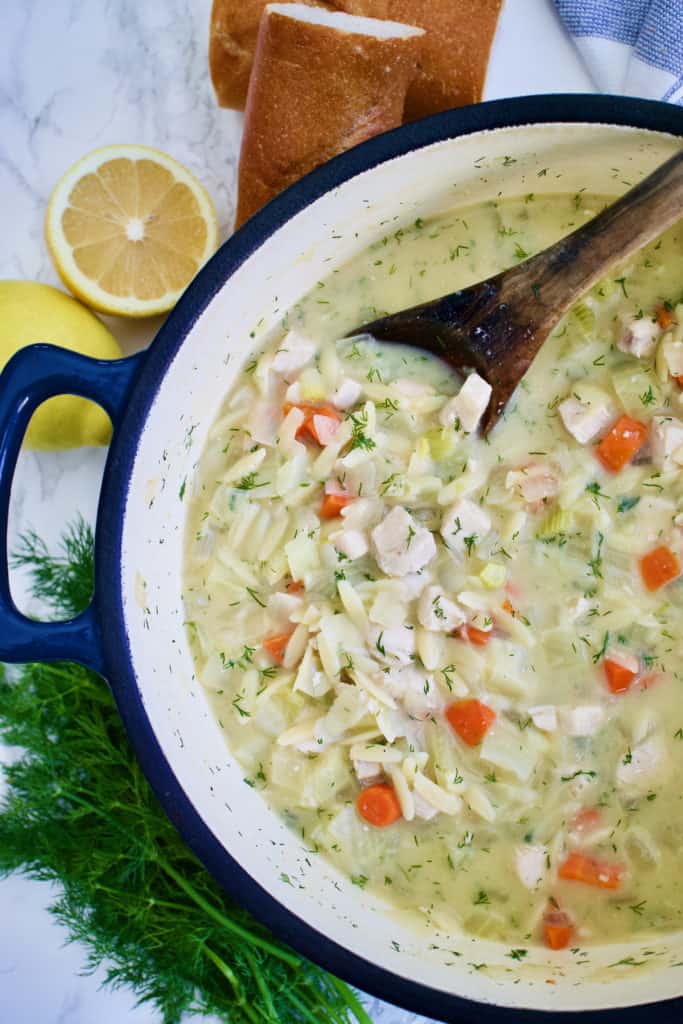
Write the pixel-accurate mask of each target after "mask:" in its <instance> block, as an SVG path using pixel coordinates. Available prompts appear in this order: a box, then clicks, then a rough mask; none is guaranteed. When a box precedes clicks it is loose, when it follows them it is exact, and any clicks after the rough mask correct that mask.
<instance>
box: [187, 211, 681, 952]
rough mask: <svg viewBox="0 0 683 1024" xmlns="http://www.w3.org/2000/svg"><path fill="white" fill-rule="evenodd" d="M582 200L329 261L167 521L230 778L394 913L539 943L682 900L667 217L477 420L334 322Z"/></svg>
mask: <svg viewBox="0 0 683 1024" xmlns="http://www.w3.org/2000/svg"><path fill="white" fill-rule="evenodd" d="M602 205H603V200H601V199H599V198H597V197H593V196H588V195H586V194H578V195H575V196H566V195H555V196H553V195H551V196H543V197H536V198H535V197H534V196H533V195H528V196H526V197H523V198H520V199H518V200H510V201H508V200H506V201H504V202H500V203H487V204H485V205H479V206H474V207H471V208H468V209H465V210H457V211H454V212H451V213H449V214H447V215H445V216H441V217H439V218H437V219H434V220H429V221H422V220H418V221H416V222H415V223H414V224H413V225H411V226H409V227H406V228H402V229H400V230H396V231H394V232H392V233H389V234H387V236H386V237H385V238H383V239H382V240H381V242H379V243H377V244H375V245H373V246H372V247H371V248H370V249H369V250H368V251H367V252H365V253H364V254H363V255H362V256H360V257H358V258H357V259H355V260H354V261H353V262H352V263H351V264H349V265H348V266H345V267H343V268H342V269H340V270H338V271H336V272H335V273H333V274H332V275H331V276H330V277H329V278H327V279H326V280H324V281H320V282H319V284H318V286H317V287H316V288H315V289H314V290H313V292H312V293H311V294H310V295H309V296H308V297H307V298H306V299H305V300H304V301H303V302H301V304H300V305H297V306H296V307H295V308H293V309H292V310H290V312H289V313H288V315H287V317H286V318H285V321H284V322H283V324H282V331H281V332H280V334H279V335H278V337H277V338H274V339H273V340H272V343H270V344H269V345H268V346H267V347H266V348H265V349H264V350H262V351H260V352H258V353H256V354H255V355H254V357H253V358H252V359H251V360H250V361H249V362H248V363H247V365H246V366H245V367H244V368H243V370H242V372H241V373H240V375H239V377H238V378H237V380H236V382H235V384H234V386H233V388H232V390H231V392H230V394H229V395H228V397H227V399H226V401H225V404H224V406H223V408H222V410H221V413H220V416H219V418H218V419H217V421H216V423H215V424H214V426H213V428H212V430H211V433H210V437H209V440H208V443H207V446H206V448H205V450H204V453H203V456H202V459H201V462H200V464H199V466H198V469H197V473H196V477H195V479H194V481H193V483H192V485H191V491H192V493H191V507H190V512H189V520H188V527H187V545H186V564H185V589H184V598H185V603H186V617H187V620H188V628H189V630H190V636H191V640H192V644H193V650H194V653H195V658H196V668H197V674H198V677H199V679H200V680H201V682H202V684H203V685H204V686H205V687H206V688H207V690H208V691H210V692H211V695H212V701H213V706H214V708H215V713H216V716H217V719H218V721H219V723H220V726H221V728H223V729H224V730H225V734H226V739H227V741H228V743H229V746H230V749H231V751H232V753H233V754H234V756H235V757H236V758H238V759H239V761H240V763H241V764H242V765H243V768H244V774H245V782H246V783H247V784H248V785H250V786H254V787H256V788H258V789H259V790H261V791H262V792H263V795H264V797H265V798H266V799H267V800H268V801H269V802H270V803H271V805H272V806H274V807H275V808H277V809H278V810H279V811H280V812H281V813H282V814H283V815H284V816H285V818H286V820H287V821H288V822H289V823H290V824H291V826H292V828H294V829H296V830H297V832H298V833H299V834H301V836H302V837H303V838H304V840H305V842H306V844H307V845H308V847H309V849H310V850H311V851H312V853H313V852H316V853H319V854H322V855H324V856H326V857H328V858H329V859H330V860H331V861H332V862H333V863H334V864H335V865H336V866H337V867H338V868H339V869H340V870H341V871H343V872H345V873H346V874H347V875H348V876H350V877H351V879H352V881H353V882H354V883H355V884H356V885H357V886H359V887H360V888H366V887H367V888H368V889H371V890H373V891H374V892H376V893H380V894H381V895H382V896H383V897H384V898H385V899H386V900H387V901H388V903H390V904H391V905H393V906H394V907H395V908H397V909H400V910H401V911H410V912H413V913H416V914H420V915H426V917H427V918H428V919H430V920H433V921H434V922H435V923H438V924H439V926H440V927H441V928H443V927H449V928H451V929H452V930H453V931H454V932H456V931H458V930H462V931H466V932H469V933H473V934H477V935H482V936H483V935H485V936H487V937H489V938H493V939H500V940H505V941H507V942H513V943H515V942H516V943H524V944H525V945H526V944H532V943H535V942H538V943H545V944H546V945H548V946H549V947H550V948H552V949H561V948H563V947H565V946H573V945H583V944H586V943H590V942H598V941H614V940H617V939H621V938H625V937H629V936H633V935H635V934H638V935H639V936H641V937H642V936H645V935H646V934H647V933H652V932H662V931H668V930H672V929H675V928H680V927H681V926H682V925H683V869H682V868H681V865H680V854H679V851H680V847H681V844H682V843H683V805H682V798H683V791H682V789H681V784H680V778H681V773H682V772H683V703H682V701H681V695H682V694H683V681H682V680H681V678H680V652H681V649H682V641H681V637H682V636H683V587H682V585H681V582H680V579H679V572H680V566H681V559H682V558H683V534H682V532H681V531H682V529H683V473H682V471H681V469H682V467H683V391H682V390H681V385H683V306H682V305H677V303H678V302H679V300H680V299H681V296H682V295H683V269H682V267H683V263H682V257H683V230H682V229H681V228H677V229H673V230H671V231H669V232H668V233H667V234H666V235H664V236H663V237H662V238H661V239H660V240H659V241H657V242H656V243H655V244H653V245H651V246H649V247H647V248H646V249H644V250H643V251H641V252H640V253H639V254H638V255H637V256H635V257H634V258H633V259H631V260H630V261H629V262H628V263H625V264H624V265H622V266H621V267H620V268H619V269H618V270H616V271H614V272H613V273H612V274H610V275H609V277H608V278H606V279H605V280H604V281H602V282H601V283H600V284H599V285H598V286H596V287H595V288H594V289H593V290H592V291H591V292H590V294H588V295H587V296H586V297H585V299H584V300H583V301H582V302H580V303H579V304H577V305H576V306H575V307H574V308H573V309H572V310H571V312H570V313H569V314H568V315H567V316H566V317H565V318H564V320H563V321H562V323H561V324H560V325H559V327H558V328H557V329H556V330H555V332H554V333H553V335H552V336H551V337H550V339H549V340H548V341H547V342H546V344H545V346H544V348H543V350H542V352H541V353H540V355H539V357H538V358H537V360H536V362H535V363H534V365H533V367H532V369H531V370H530V372H529V373H528V374H527V376H526V378H525V379H524V380H523V382H522V384H521V385H520V387H519V389H518V391H517V394H516V395H515V396H514V398H513V400H512V402H511V404H510V405H509V407H508V409H507V411H506V413H505V415H504V417H503V419H502V420H501V421H500V423H499V424H498V426H497V427H496V428H495V430H494V431H493V432H492V433H491V434H490V436H489V437H488V438H487V439H484V438H483V437H482V435H481V431H480V429H479V422H480V419H481V416H482V414H483V412H484V410H485V408H486V405H487V402H488V390H489V389H488V386H487V385H486V383H485V382H484V381H483V380H481V379H480V378H479V377H478V376H477V375H472V376H471V377H468V378H467V380H466V381H464V382H463V381H462V380H461V379H459V378H458V377H456V376H455V375H454V374H453V373H452V372H451V371H450V370H449V369H448V368H447V367H446V366H445V365H444V364H443V363H441V362H440V361H439V360H437V359H435V358H434V357H432V356H427V355H425V354H423V353H420V352H419V351H417V350H411V349H407V348H402V347H398V346H392V345H387V344H378V343H376V342H374V341H373V340H372V339H371V338H369V337H368V336H366V335H362V334H361V335H358V336H356V337H353V338H350V339H346V340H344V338H345V335H347V333H348V332H349V331H351V330H353V329H354V328H355V327H356V326H357V325H358V324H360V323H363V322H365V321H367V320H370V319H372V318H374V317H376V316H378V315H380V314H382V313H384V312H387V311H389V312H390V311H393V310H396V309H399V308H402V307H405V306H407V305H412V304H414V303H416V302H420V301H424V300H427V299H429V298H432V297H434V296H436V295H438V294H443V293H444V292H447V291H452V290H453V289H455V288H457V287H462V286H465V285H467V284H470V283H472V282H474V281H477V280H480V279H482V278H484V277H486V276H488V275H490V274H492V273H494V272H497V271H499V270H501V269H503V268H505V267H507V266H510V265H511V264H513V263H514V262H519V261H521V260H523V259H525V258H526V257H527V256H528V255H530V254H531V253H533V252H535V251H538V250H539V249H541V248H543V247H545V246H547V245H548V244H550V243H551V242H552V241H554V240H555V239H557V238H558V237H560V236H561V235H563V234H566V233H567V232H568V231H569V230H571V229H572V228H573V227H575V226H577V225H579V224H580V223H582V222H584V221H585V220H586V219H588V218H589V217H590V216H593V215H594V214H595V213H596V212H597V211H598V210H599V209H600V208H601V206H602ZM340 339H341V340H340Z"/></svg>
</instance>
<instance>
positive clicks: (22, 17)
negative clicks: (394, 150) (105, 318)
mask: <svg viewBox="0 0 683 1024" xmlns="http://www.w3.org/2000/svg"><path fill="white" fill-rule="evenodd" d="M209 9H210V0H3V2H1V3H0V210H1V212H2V229H3V230H2V242H3V244H2V250H1V251H0V278H11V277H16V278H28V279H32V280H40V281H46V282H48V283H52V284H57V283H58V281H57V277H56V275H55V272H54V270H53V268H52V265H51V263H50V260H49V257H48V254H47V251H46V249H45V245H44V243H43V238H42V224H43V215H44V210H45V204H46V201H47V198H48V196H49V194H50V191H51V189H52V187H53V185H54V183H55V182H56V181H57V179H58V178H59V177H60V175H61V174H62V173H63V172H64V171H65V170H66V168H67V167H69V166H70V165H71V164H72V163H73V162H74V161H75V160H76V159H78V158H79V157H80V156H82V155H83V154H84V153H85V152H87V151H88V150H90V149H93V148H95V147H96V146H102V145H107V144H110V143H114V142H138V143H144V144H147V145H151V146H157V147H159V148H161V149H164V150H167V151H168V152H169V153H171V154H172V155H173V156H175V157H177V158H178V159H180V160H181V161H183V162H184V163H185V164H187V165H188V166H189V167H190V168H191V169H192V170H193V171H194V172H195V173H196V174H197V175H198V177H199V178H200V180H201V181H202V182H203V183H204V185H205V186H206V187H207V188H208V190H209V191H210V193H211V195H212V196H213V198H214V201H215V202H216V205H217V208H218V212H219V217H220V221H221V227H222V238H225V237H227V234H228V233H229V232H228V228H229V225H230V223H231V219H232V211H233V204H234V186H235V167H236V159H237V152H238V146H239V138H240V132H241V117H240V115H238V114H235V113H233V112H231V111H224V110H218V109H217V107H216V105H215V103H214V99H213V94H212V91H211V87H210V83H209V78H208V71H207V63H206V42H207V27H208V18H209ZM591 89H592V85H591V82H590V80H589V78H588V77H587V75H586V72H585V71H584V69H583V67H582V65H581V63H580V62H579V59H578V57H576V55H575V53H574V51H573V48H572V45H571V43H570V41H569V39H568V38H567V37H566V36H565V35H564V33H563V31H562V28H561V26H560V24H559V22H558V20H557V17H556V15H555V13H554V10H553V8H552V4H551V0H506V4H505V7H504V11H503V15H502V18H501V23H500V26H499V31H498V35H497V38H496V41H495V44H494V51H493V56H492V62H491V67H490V71H489V78H488V82H487V96H488V98H494V97H498V96H512V95H521V94H525V93H533V92H561V91H583V90H585V91H591ZM109 322H110V326H111V328H112V330H113V331H114V333H115V334H116V336H117V337H118V338H119V339H120V341H121V344H122V345H123V347H124V349H125V350H126V351H133V350H134V349H136V348H138V347H140V346H141V345H144V344H146V343H147V342H148V341H149V340H151V338H152V337H153V335H154V331H155V329H156V327H157V326H158V322H157V323H150V322H141V323H139V324H137V325H133V326H131V325H127V324H125V323H122V322H120V321H119V322H116V321H109ZM104 459H105V453H104V452H103V451H100V450H89V449H83V450H81V451H75V452H64V453H55V454H49V455H48V454H43V455H36V454H32V453H26V454H23V455H22V458H21V460H20V465H19V467H18V470H17V475H16V478H15V485H14V493H13V506H12V516H11V536H10V549H11V548H12V546H13V544H14V543H15V541H16V538H17V536H18V535H20V534H21V533H22V532H23V531H24V530H25V529H26V528H28V527H32V528H35V529H36V530H37V531H38V532H39V533H40V534H41V536H43V537H44V538H45V539H46V541H47V542H48V543H51V544H52V543H55V542H56V541H57V540H58V538H59V535H60V532H61V530H62V528H63V525H64V524H65V523H67V522H69V521H70V520H72V519H73V517H74V515H75V514H76V513H77V512H80V513H82V514H83V515H84V516H85V517H86V518H87V519H89V520H90V521H92V522H94V519H95V511H96V502H97V494H98V487H99V480H100V477H101V473H102V469H103V466H104ZM15 588H16V592H17V594H18V597H19V599H20V601H22V602H23V591H22V580H21V579H19V578H16V580H15ZM50 898H51V893H50V891H49V889H48V887H47V886H45V885H42V884H38V883H35V882H28V881H26V880H24V879H19V878H11V879H8V880H6V881H4V882H2V883H0V1022H2V1024H92V1022H93V1021H95V1020H97V1022H98V1024H122V1022H123V1021H126V1022H128V1021H130V1022H131V1024H158V1020H159V1018H158V1016H157V1015H156V1014H155V1013H154V1011H153V1010H152V1009H150V1008H149V1007H137V1008H136V1007H135V1006H134V1000H133V998H132V996H131V995H130V993H128V992H127V991H121V992H114V993H112V992H111V991H110V990H108V989H106V990H102V989H101V988H100V985H101V982H102V978H103V972H101V971H100V972H98V973H97V974H96V975H94V976H88V977H83V976H80V975H79V971H80V970H81V968H82V965H83V963H84V953H83V950H82V949H81V948H80V947H79V946H78V945H71V946H65V945H64V942H65V938H66V935H65V933H64V932H63V931H62V930H61V929H60V928H59V927H58V926H57V925H56V924H55V923H54V922H53V921H52V920H51V918H50V917H49V915H48V914H47V913H46V911H45V909H44V908H45V906H46V905H47V904H48V902H49V901H50ZM368 1005H369V1009H370V1012H371V1013H372V1015H373V1017H374V1020H375V1021H376V1024H424V1018H418V1017H415V1016H414V1015H412V1014H409V1013H405V1012H402V1011H399V1010H397V1009H396V1008H394V1007H391V1006H388V1005H386V1004H380V1003H378V1002H376V1001H369V1003H368Z"/></svg>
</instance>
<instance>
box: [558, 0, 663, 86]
mask: <svg viewBox="0 0 683 1024" xmlns="http://www.w3.org/2000/svg"><path fill="white" fill-rule="evenodd" d="M554 3H555V6H556V8H557V10H558V13H559V15H560V17H561V18H562V21H563V22H564V24H565V26H566V28H567V29H568V31H569V32H570V34H571V35H572V37H573V39H574V42H575V43H576V47H577V49H578V51H579V53H580V54H581V56H582V58H583V61H584V63H585V65H586V68H587V70H588V73H589V74H590V76H591V78H592V79H593V81H594V83H595V86H596V88H597V89H598V90H600V92H609V93H617V94H619V95H625V96H643V97H646V98H649V99H660V100H667V101H668V102H669V103H676V104H678V105H679V106H683V0H554Z"/></svg>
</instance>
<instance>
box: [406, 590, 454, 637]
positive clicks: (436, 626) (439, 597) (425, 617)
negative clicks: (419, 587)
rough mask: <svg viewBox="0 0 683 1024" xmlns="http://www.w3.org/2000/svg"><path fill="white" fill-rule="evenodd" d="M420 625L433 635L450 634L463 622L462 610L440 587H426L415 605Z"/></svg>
mask: <svg viewBox="0 0 683 1024" xmlns="http://www.w3.org/2000/svg"><path fill="white" fill-rule="evenodd" d="M417 617H418V620H419V622H420V625H422V626H424V628H425V629H431V630H433V631H434V632H435V633H452V632H453V630H454V629H456V628H457V627H458V626H461V625H462V624H463V622H464V621H465V613H464V612H463V610H462V608H461V607H460V606H459V605H457V604H456V603H455V601H451V600H450V598H449V597H447V595H446V593H445V591H444V590H443V589H442V588H441V587H426V588H425V589H424V590H423V591H422V594H421V595H420V600H419V602H418V605H417Z"/></svg>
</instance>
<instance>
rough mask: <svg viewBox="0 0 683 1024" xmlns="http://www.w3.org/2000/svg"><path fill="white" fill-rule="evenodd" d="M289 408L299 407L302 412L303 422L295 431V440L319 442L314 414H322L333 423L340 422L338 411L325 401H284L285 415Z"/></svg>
mask: <svg viewBox="0 0 683 1024" xmlns="http://www.w3.org/2000/svg"><path fill="white" fill-rule="evenodd" d="M290 409H299V410H300V411H301V412H302V413H303V414H304V419H303V423H302V424H301V426H300V427H299V429H298V430H297V432H296V437H297V440H301V439H302V438H308V439H309V440H311V441H315V442H316V444H320V443H321V442H320V437H319V435H318V430H317V427H316V424H315V417H316V416H324V417H325V418H326V419H330V420H334V421H335V423H341V420H342V418H341V415H340V413H339V411H338V410H337V409H335V407H334V406H333V405H329V404H328V403H327V402H321V403H311V404H308V403H305V402H286V403H285V405H284V407H283V410H282V411H283V412H284V414H285V416H286V415H287V413H288V412H289V411H290Z"/></svg>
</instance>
